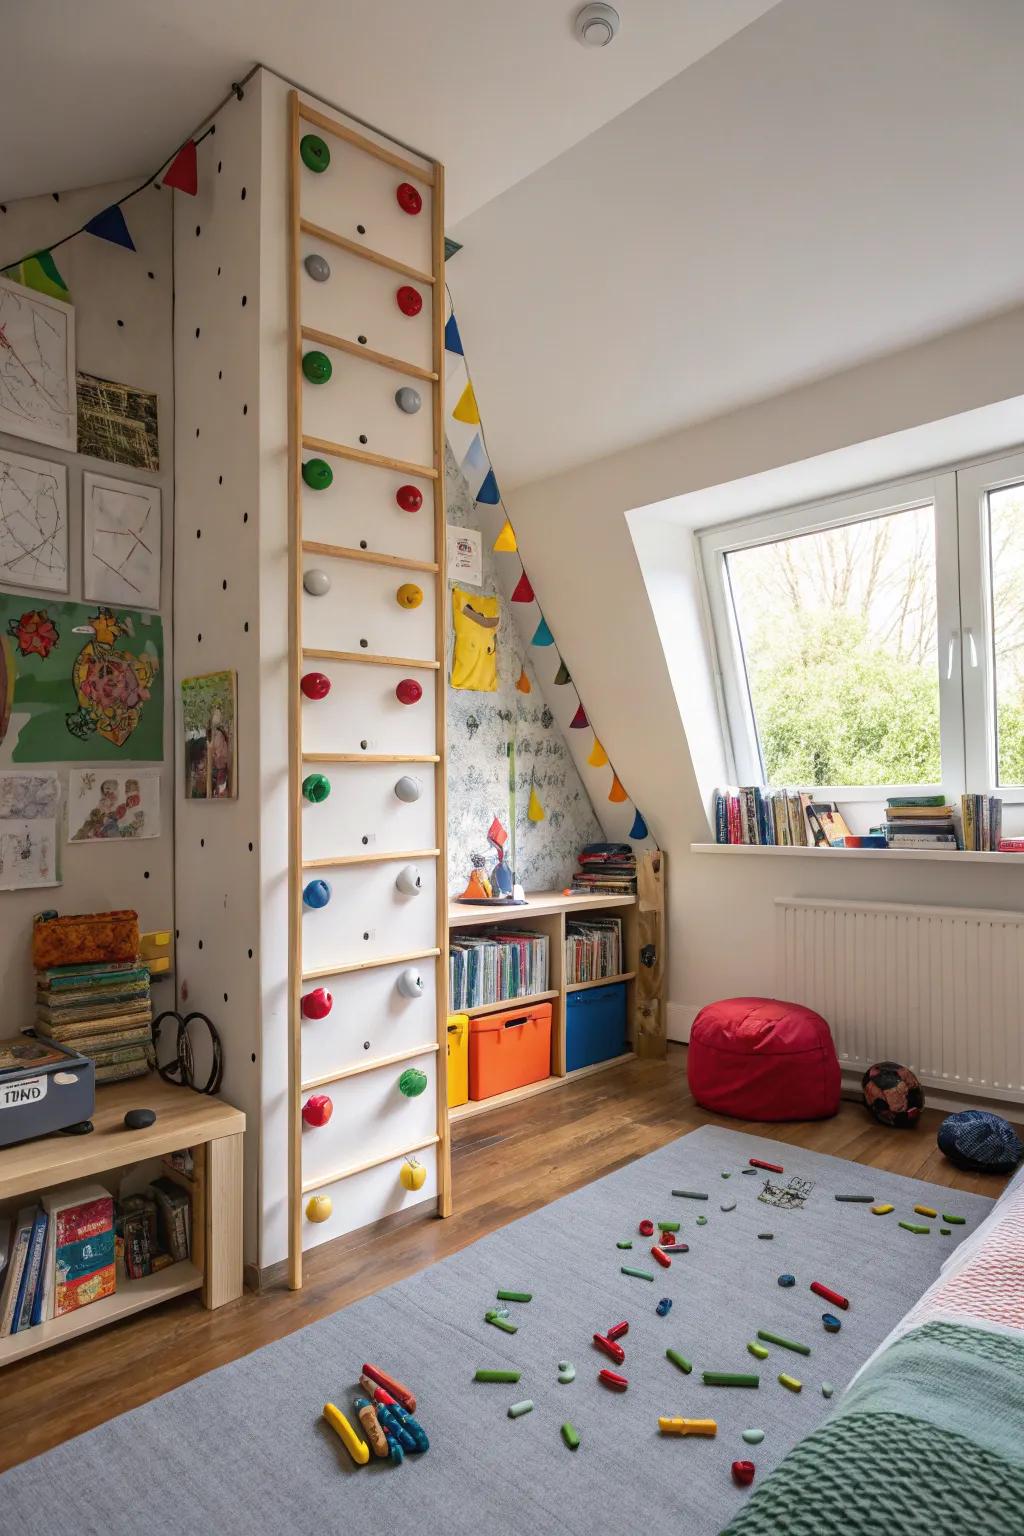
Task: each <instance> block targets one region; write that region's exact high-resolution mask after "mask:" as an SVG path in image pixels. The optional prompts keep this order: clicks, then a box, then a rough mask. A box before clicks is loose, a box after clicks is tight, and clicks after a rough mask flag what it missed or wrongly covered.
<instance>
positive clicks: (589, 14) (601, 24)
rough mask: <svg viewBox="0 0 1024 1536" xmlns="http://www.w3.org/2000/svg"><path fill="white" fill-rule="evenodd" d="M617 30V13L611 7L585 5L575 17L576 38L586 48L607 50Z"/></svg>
mask: <svg viewBox="0 0 1024 1536" xmlns="http://www.w3.org/2000/svg"><path fill="white" fill-rule="evenodd" d="M618 30H619V13H618V11H617V10H616V9H615V7H614V6H613V5H596V4H595V5H585V6H584V7H583V9H582V10H581V11H579V12H578V13H577V16H576V36H577V37H578V38H579V40H580V42H581V43H585V44H586V46H587V47H588V48H607V46H608V44H609V43H610V42H612V41H613V40H614V38H615V36H616V34H617V32H618Z"/></svg>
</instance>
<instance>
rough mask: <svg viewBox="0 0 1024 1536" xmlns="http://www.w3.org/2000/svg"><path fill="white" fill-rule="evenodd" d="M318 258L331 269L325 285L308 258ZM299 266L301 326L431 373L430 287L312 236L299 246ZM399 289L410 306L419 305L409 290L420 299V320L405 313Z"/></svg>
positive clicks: (305, 237)
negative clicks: (308, 264)
mask: <svg viewBox="0 0 1024 1536" xmlns="http://www.w3.org/2000/svg"><path fill="white" fill-rule="evenodd" d="M314 255H315V256H319V257H321V258H322V259H323V260H324V261H326V262H327V265H328V266H329V267H330V269H331V271H330V277H328V278H327V279H326V281H317V280H316V279H315V278H313V277H311V276H310V274H309V271H308V270H307V267H306V257H307V256H314ZM299 263H300V265H299V272H300V285H301V295H300V297H301V303H302V323H303V325H310V326H313V327H314V328H315V329H316V330H318V331H328V332H330V334H331V335H333V336H343V337H344V338H345V340H346V341H352V342H355V343H356V345H357V346H361V347H370V348H371V349H372V350H373V351H374V352H384V353H386V354H387V356H388V357H397V358H400V359H401V360H402V362H404V363H413V364H415V365H416V367H418V368H427V369H430V368H432V367H433V362H432V355H433V334H432V329H431V312H432V295H433V286H432V285H431V284H429V283H417V282H416V281H415V280H414V279H412V278H409V277H404V276H402V274H401V273H398V272H392V271H391V270H390V268H388V267H379V266H376V265H375V264H374V263H373V262H369V261H363V260H361V258H360V257H358V256H353V255H351V254H350V253H349V252H347V251H342V250H338V249H337V248H336V247H335V246H331V245H329V244H327V242H326V241H324V240H318V239H316V238H315V237H313V236H312V235H308V234H303V235H302V237H301V239H300V242H299ZM399 289H402V290H403V297H404V298H405V299H406V302H407V303H409V302H412V303H415V299H412V300H411V301H410V299H409V295H408V290H410V289H411V290H412V291H413V293H414V294H415V295H416V296H417V297H418V299H419V303H420V306H421V307H420V310H419V312H418V314H415V315H409V314H406V313H405V312H404V311H403V309H402V308H401V307H400V305H399V302H398V291H399Z"/></svg>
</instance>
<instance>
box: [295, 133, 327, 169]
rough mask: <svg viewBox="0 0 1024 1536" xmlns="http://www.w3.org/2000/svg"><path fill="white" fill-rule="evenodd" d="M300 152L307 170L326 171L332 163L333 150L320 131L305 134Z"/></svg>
mask: <svg viewBox="0 0 1024 1536" xmlns="http://www.w3.org/2000/svg"><path fill="white" fill-rule="evenodd" d="M299 154H300V155H301V156H302V163H303V165H304V166H305V167H306V169H307V171H318V172H319V171H326V169H327V167H328V166H329V165H330V163H331V152H330V150H329V149H328V148H327V145H326V144H325V143H324V141H323V139H322V138H321V137H320V135H319V134H318V133H304V134H303V136H302V138H301V140H300V141H299Z"/></svg>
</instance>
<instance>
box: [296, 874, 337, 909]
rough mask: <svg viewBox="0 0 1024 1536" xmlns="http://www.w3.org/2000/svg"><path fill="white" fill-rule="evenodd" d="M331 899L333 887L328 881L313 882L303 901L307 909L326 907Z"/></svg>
mask: <svg viewBox="0 0 1024 1536" xmlns="http://www.w3.org/2000/svg"><path fill="white" fill-rule="evenodd" d="M330 899H331V886H330V881H328V880H311V881H310V882H309V884H308V885H307V886H306V888H305V890H304V891H303V893H302V900H303V902H304V903H305V905H306V906H307V907H317V908H319V907H326V905H327V903H328V902H329V901H330Z"/></svg>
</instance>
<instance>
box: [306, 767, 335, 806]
mask: <svg viewBox="0 0 1024 1536" xmlns="http://www.w3.org/2000/svg"><path fill="white" fill-rule="evenodd" d="M330 792H331V781H330V779H329V778H328V777H327V775H326V774H325V773H307V774H306V777H305V778H304V779H303V781H302V793H303V795H304V796H305V797H306V799H307V800H310V801H312V803H313V804H314V805H319V804H320V803H321V801H323V800H326V799H327V796H328V795H329V794H330Z"/></svg>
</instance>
